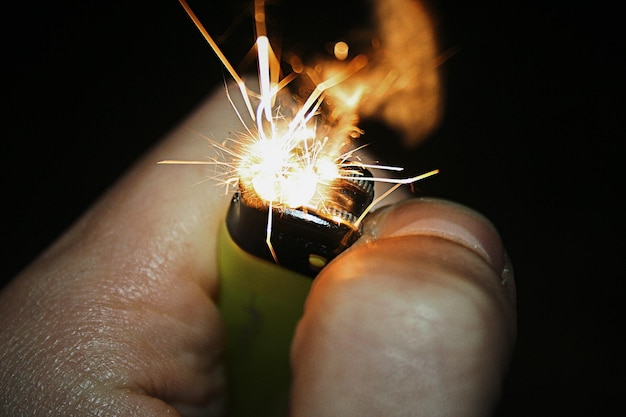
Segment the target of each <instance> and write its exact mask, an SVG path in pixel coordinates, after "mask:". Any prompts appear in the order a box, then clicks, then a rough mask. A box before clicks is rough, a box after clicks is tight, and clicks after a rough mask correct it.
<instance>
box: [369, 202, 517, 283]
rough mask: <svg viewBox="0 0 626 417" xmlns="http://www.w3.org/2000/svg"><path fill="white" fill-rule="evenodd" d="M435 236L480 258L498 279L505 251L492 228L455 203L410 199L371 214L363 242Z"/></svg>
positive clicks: (479, 215) (502, 270)
mask: <svg viewBox="0 0 626 417" xmlns="http://www.w3.org/2000/svg"><path fill="white" fill-rule="evenodd" d="M413 235H428V236H437V237H441V238H444V239H448V240H451V241H454V242H456V243H458V244H461V245H463V246H465V247H467V248H469V249H471V250H473V251H474V252H476V253H477V254H479V255H480V256H482V257H483V258H484V259H485V260H486V261H487V262H488V263H489V264H491V266H492V267H493V268H494V269H495V270H496V271H497V272H498V274H499V275H501V276H502V274H503V273H504V269H505V257H506V256H505V251H504V248H503V246H502V241H501V239H500V235H499V234H498V232H497V230H496V229H495V227H494V226H493V225H492V224H491V222H490V221H489V220H487V219H486V218H485V217H484V216H483V215H481V214H480V213H478V212H476V211H474V210H471V209H469V208H467V207H464V206H461V205H459V204H456V203H453V202H450V201H446V200H438V199H431V198H420V199H412V200H407V201H405V202H402V203H400V204H397V205H394V206H389V207H385V208H383V209H381V210H378V211H377V212H375V213H373V215H372V216H371V218H370V219H368V222H367V223H366V226H365V233H364V237H365V239H376V240H377V239H383V238H391V237H400V236H413Z"/></svg>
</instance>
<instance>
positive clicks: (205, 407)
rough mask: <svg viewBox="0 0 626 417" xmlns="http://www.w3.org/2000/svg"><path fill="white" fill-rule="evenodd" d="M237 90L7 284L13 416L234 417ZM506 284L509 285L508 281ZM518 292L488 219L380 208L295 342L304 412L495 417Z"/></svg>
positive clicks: (446, 209)
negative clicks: (228, 265) (231, 226)
mask: <svg viewBox="0 0 626 417" xmlns="http://www.w3.org/2000/svg"><path fill="white" fill-rule="evenodd" d="M237 126H238V120H237V119H236V116H235V114H234V113H233V111H232V109H231V108H230V105H229V103H228V102H227V100H226V99H225V98H224V94H223V93H219V94H218V95H216V96H214V97H213V98H211V99H210V100H209V101H207V103H206V104H205V105H204V106H203V107H202V108H201V109H199V111H198V112H197V113H196V114H195V115H193V116H192V117H191V118H190V119H189V120H188V121H187V122H186V123H185V124H184V125H183V126H182V127H181V128H180V129H178V130H176V131H175V132H174V133H172V134H171V135H170V137H169V138H167V139H166V140H165V141H164V142H162V143H161V144H160V145H158V146H157V147H156V148H155V149H154V150H153V151H151V152H149V153H148V154H147V155H146V156H145V157H144V158H143V159H142V160H141V161H139V162H138V164H137V165H136V166H135V167H134V168H133V169H131V170H130V172H129V173H128V174H127V175H126V176H125V177H124V178H122V179H121V180H120V182H119V183H118V184H117V185H115V186H114V187H113V188H112V189H111V190H110V191H108V192H107V193H106V194H105V195H104V196H103V197H102V198H101V199H100V200H99V201H98V202H97V203H96V204H95V205H94V206H93V207H92V208H91V209H90V210H89V211H88V212H87V213H86V214H85V215H84V216H83V217H82V218H81V219H80V220H79V221H78V222H77V223H76V224H75V225H74V226H73V227H71V228H70V230H68V231H67V233H65V234H64V235H63V236H62V237H61V238H60V239H59V240H58V241H57V242H56V243H55V244H54V245H53V246H52V247H51V248H50V249H48V250H47V251H46V252H45V253H44V254H43V255H42V256H40V257H39V258H38V259H37V260H36V261H35V262H34V263H33V264H32V265H30V266H29V267H28V268H27V269H26V270H24V271H23V272H22V273H21V274H20V275H19V276H18V277H16V278H15V279H14V280H13V281H12V282H11V283H10V284H9V285H8V286H7V287H6V288H5V289H4V291H3V292H2V294H0V334H1V336H0V361H1V364H2V365H1V369H0V387H1V393H0V415H2V416H4V415H7V416H17V415H90V414H92V415H100V416H117V415H120V416H122V415H124V416H132V415H137V416H148V415H151V416H166V415H170V416H171V415H177V413H181V414H183V415H220V413H221V412H222V406H223V401H222V397H223V394H224V388H223V387H224V381H223V377H222V372H221V369H222V362H221V355H222V342H223V329H222V325H221V322H220V317H219V312H218V309H217V307H216V305H215V300H216V297H217V296H218V294H217V283H218V270H217V267H216V265H217V262H216V251H217V250H216V242H215V239H216V236H217V232H218V228H219V225H220V224H221V222H222V221H223V218H224V213H225V209H226V207H227V205H228V202H229V198H228V196H226V195H225V193H224V189H223V186H222V185H221V184H219V181H218V180H215V179H209V180H207V181H206V182H203V183H201V184H197V185H195V186H194V184H196V183H198V180H199V177H200V174H199V173H198V171H197V170H196V169H194V168H192V167H176V168H174V167H164V166H158V165H156V163H155V162H156V161H158V160H161V159H166V158H167V159H169V158H177V159H198V158H199V157H203V156H208V157H211V156H212V155H213V156H218V155H215V152H216V150H215V149H214V148H212V147H211V146H207V143H206V142H205V141H204V140H202V139H201V138H200V137H199V135H198V134H197V133H196V132H206V134H207V135H208V136H210V137H214V138H224V137H227V136H228V135H229V133H230V132H232V131H233V130H234V129H237ZM503 280H505V281H506V282H504V284H503V282H502V281H503ZM513 292H514V284H513V282H512V273H511V270H510V266H508V265H507V264H506V262H505V255H504V249H503V248H502V245H501V243H500V240H499V238H498V235H497V232H496V231H495V230H494V229H493V227H492V226H491V225H490V224H489V223H488V222H487V221H486V220H485V219H483V218H482V217H481V216H479V215H477V214H476V213H474V212H472V211H470V210H468V209H466V208H463V207H460V206H457V205H454V204H451V203H447V202H442V201H436V200H417V201H411V202H406V203H402V204H400V205H397V206H394V207H392V208H388V209H385V210H384V211H382V212H380V213H379V214H377V215H375V216H373V217H372V219H371V221H370V222H369V225H368V232H367V234H366V236H365V237H364V238H363V239H362V240H361V241H360V242H358V243H357V244H356V245H355V246H353V247H352V248H350V249H349V250H347V251H346V252H345V253H344V254H343V255H341V256H340V257H338V258H337V259H336V260H335V261H333V262H332V263H331V264H329V265H328V266H327V267H326V268H325V269H324V270H323V271H322V273H321V274H320V275H319V277H318V278H316V280H315V284H314V286H313V289H312V291H311V294H310V296H309V298H308V300H307V304H306V308H305V313H304V316H303V318H302V320H301V322H300V324H299V326H298V328H297V331H296V337H295V341H294V344H293V348H292V357H291V360H292V369H293V374H294V379H293V390H292V414H293V415H297V416H301V415H306V416H323V415H331V416H337V415H341V416H349V415H354V416H366V415H372V416H378V415H387V416H394V415H398V416H399V415H412V416H414V415H425V416H426V415H427V416H432V415H442V416H443V415H463V416H473V415H484V414H486V413H487V412H488V410H489V409H490V407H491V406H492V405H493V404H494V401H496V399H497V395H498V387H499V383H500V381H501V379H502V374H503V372H504V370H505V368H506V363H507V360H508V356H509V354H510V350H511V347H512V343H513V340H514V338H515V302H514V293H513Z"/></svg>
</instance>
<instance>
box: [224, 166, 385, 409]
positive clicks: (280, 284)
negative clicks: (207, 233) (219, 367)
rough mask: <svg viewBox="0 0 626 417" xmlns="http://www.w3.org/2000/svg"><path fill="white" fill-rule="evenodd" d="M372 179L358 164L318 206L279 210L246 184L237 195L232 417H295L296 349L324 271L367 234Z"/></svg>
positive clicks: (231, 255) (229, 294) (228, 320)
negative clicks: (292, 362)
mask: <svg viewBox="0 0 626 417" xmlns="http://www.w3.org/2000/svg"><path fill="white" fill-rule="evenodd" d="M370 178H371V174H370V173H369V171H367V170H366V169H364V168H361V167H359V166H358V165H354V166H349V167H347V168H344V169H343V170H342V176H341V177H340V178H337V179H335V180H334V181H333V182H332V183H331V184H329V185H328V190H329V194H328V198H327V199H326V200H325V201H324V202H322V203H320V204H318V206H317V207H315V208H311V207H298V208H285V207H282V208H279V209H278V208H273V207H271V206H270V205H268V204H266V203H262V202H261V201H259V200H258V199H257V198H254V196H251V195H250V193H254V191H251V190H246V189H243V188H242V187H241V185H240V187H239V190H238V191H237V192H236V193H235V195H234V197H233V199H232V201H231V204H230V207H229V210H228V213H227V216H226V222H225V224H224V226H223V227H222V230H221V232H220V233H221V235H220V239H219V241H220V244H219V267H220V278H221V280H220V298H219V305H220V309H221V312H222V317H223V319H224V322H225V326H226V358H225V359H226V367H227V378H228V390H229V400H228V405H227V407H228V410H229V411H228V415H229V416H285V415H287V412H288V394H289V385H290V369H289V349H290V344H291V339H292V336H293V332H294V329H295V326H296V323H297V321H298V320H299V318H300V316H301V314H302V311H303V305H304V300H305V298H306V296H307V293H308V291H309V288H310V286H311V282H312V280H313V278H314V277H315V276H316V275H317V273H318V272H319V271H320V270H321V269H322V268H323V267H324V266H325V265H326V264H327V263H328V262H329V261H330V260H332V259H333V258H335V257H336V256H337V255H338V254H339V253H341V252H342V251H343V250H344V249H346V248H347V247H349V246H350V245H351V244H352V243H354V242H355V241H356V240H357V239H358V237H359V236H360V221H359V217H360V216H361V214H363V213H364V212H365V211H366V210H367V209H368V208H369V206H370V205H371V203H372V201H373V196H374V190H373V185H372V182H371V180H370ZM268 221H271V225H272V227H271V230H269V228H268V227H267V225H268ZM268 233H270V236H269V239H268ZM268 241H269V242H271V246H270V245H268V243H267V242H268Z"/></svg>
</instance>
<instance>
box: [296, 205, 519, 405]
mask: <svg viewBox="0 0 626 417" xmlns="http://www.w3.org/2000/svg"><path fill="white" fill-rule="evenodd" d="M510 271H511V269H510V266H508V265H507V262H506V261H505V252H504V249H503V247H502V244H501V243H500V239H499V237H498V234H497V232H496V230H495V229H494V228H493V226H492V225H491V224H490V223H489V222H488V221H487V220H485V219H484V218H483V217H482V216H480V215H479V214H477V213H475V212H473V211H471V210H469V209H466V208H464V207H462V206H458V205H456V204H452V203H449V202H444V201H437V200H425V199H423V200H413V201H410V202H406V203H403V204H400V205H397V206H394V207H391V208H387V209H384V210H383V211H382V212H380V213H379V214H377V215H375V216H374V217H373V220H372V221H370V230H369V232H368V233H366V236H364V238H362V239H361V241H360V243H357V244H356V245H355V246H353V247H352V248H351V249H350V250H348V251H346V252H345V253H344V255H342V256H341V257H339V258H337V259H336V261H335V262H333V263H331V264H330V265H329V266H328V267H327V268H326V269H325V270H324V271H323V273H322V274H321V275H320V276H319V277H318V278H316V280H315V284H314V286H313V289H312V291H311V294H310V296H309V299H308V300H307V304H306V309H305V313H304V316H303V318H302V320H301V322H300V323H299V325H298V329H297V332H296V337H295V341H294V345H293V348H292V367H293V372H294V385H293V393H292V394H293V399H292V414H293V415H307V416H326V415H328V416H337V415H341V416H380V415H386V416H407V415H411V416H418V415H419V416H421V415H424V416H434V415H437V416H452V415H454V416H458V415H464V416H479V415H486V414H488V412H489V411H490V409H491V408H492V406H493V405H494V403H495V401H496V400H497V397H498V394H499V385H500V382H501V379H502V376H503V373H504V371H505V368H506V365H507V361H508V358H509V355H510V352H511V349H512V345H513V342H514V339H515V295H514V284H513V280H512V273H511V272H510Z"/></svg>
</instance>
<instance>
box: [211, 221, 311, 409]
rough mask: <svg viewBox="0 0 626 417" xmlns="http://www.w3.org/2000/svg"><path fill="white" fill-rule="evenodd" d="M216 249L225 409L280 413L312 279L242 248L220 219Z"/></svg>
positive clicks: (286, 397)
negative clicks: (222, 326)
mask: <svg viewBox="0 0 626 417" xmlns="http://www.w3.org/2000/svg"><path fill="white" fill-rule="evenodd" d="M218 252H219V253H218V257H219V258H218V259H219V268H220V296H219V308H220V310H221V313H222V317H223V320H224V323H225V328H226V352H225V361H226V376H227V389H228V402H227V410H228V413H227V415H228V416H230V417H247V416H259V417H265V416H277V417H278V416H280V417H284V416H286V415H287V414H288V409H289V389H290V384H291V371H290V366H289V352H290V346H291V341H292V339H293V333H294V330H295V327H296V324H297V322H298V320H299V319H300V317H301V315H302V312H303V308H304V301H305V298H306V296H307V294H308V292H309V289H310V287H311V283H312V279H311V278H310V277H307V276H305V275H301V274H299V273H297V272H293V271H291V270H288V269H285V268H282V267H280V266H278V265H276V264H273V263H271V262H268V261H266V260H263V259H260V258H257V257H255V256H253V255H250V254H249V253H247V252H245V251H243V250H242V249H241V248H240V247H239V246H237V244H236V243H235V242H234V241H233V240H232V238H231V236H230V234H229V232H228V230H227V228H226V226H225V225H224V226H223V227H222V228H221V230H220V236H219V247H218Z"/></svg>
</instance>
